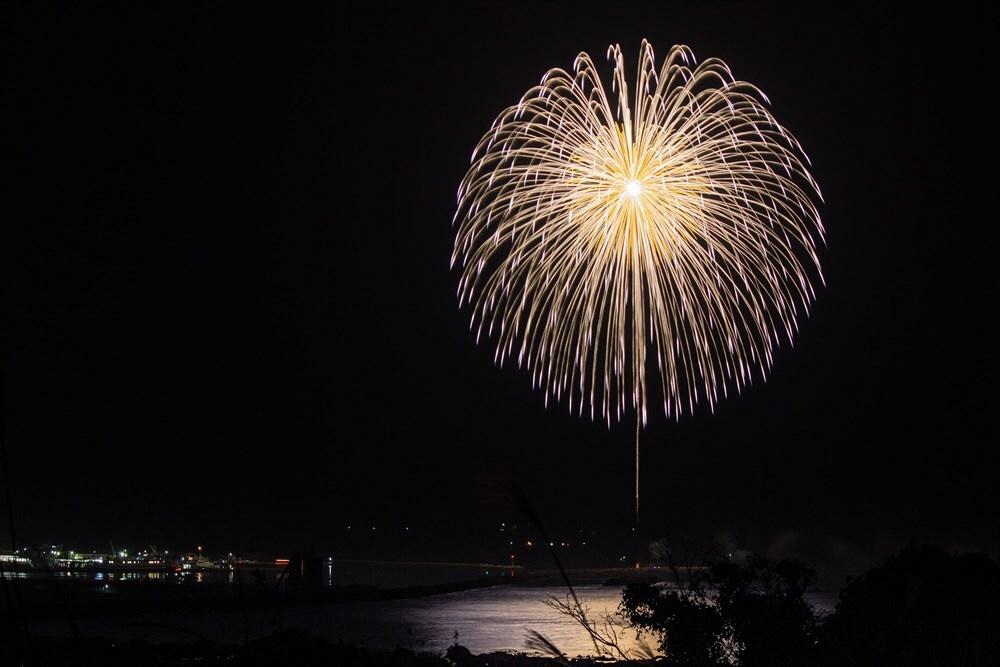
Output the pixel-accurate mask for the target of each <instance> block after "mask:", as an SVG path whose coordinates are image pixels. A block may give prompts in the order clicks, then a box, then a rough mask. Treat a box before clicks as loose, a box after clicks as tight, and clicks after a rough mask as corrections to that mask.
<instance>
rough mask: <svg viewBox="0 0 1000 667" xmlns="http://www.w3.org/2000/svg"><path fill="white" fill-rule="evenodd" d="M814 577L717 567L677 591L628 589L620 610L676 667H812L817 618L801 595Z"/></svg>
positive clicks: (760, 562) (792, 566)
mask: <svg viewBox="0 0 1000 667" xmlns="http://www.w3.org/2000/svg"><path fill="white" fill-rule="evenodd" d="M813 578H814V573H813V571H812V570H810V569H808V568H806V567H805V566H803V565H802V564H800V563H797V562H795V561H781V562H778V563H775V562H772V561H769V560H767V559H765V558H760V557H752V558H750V559H748V561H747V562H746V564H738V563H733V562H726V561H723V562H715V563H710V564H709V565H708V567H707V569H706V570H705V571H702V572H695V573H693V574H692V575H691V577H690V578H689V579H687V580H686V581H685V582H684V583H683V584H682V585H678V586H675V587H664V586H661V585H657V584H650V583H635V584H630V585H629V586H627V587H626V588H625V591H624V595H623V597H622V612H623V614H624V615H625V617H626V618H628V619H629V621H630V622H631V623H633V624H634V625H636V626H637V627H640V628H643V629H645V630H649V631H651V632H654V633H656V634H657V635H658V636H659V639H660V648H661V650H663V652H664V653H665V654H666V655H667V656H668V657H669V659H670V660H671V661H672V662H674V663H676V664H680V665H714V664H718V663H720V662H727V661H730V660H737V661H738V662H739V664H741V665H748V666H751V667H754V666H757V665H768V666H780V665H803V664H811V663H812V662H814V661H815V645H816V633H817V628H818V619H817V617H816V615H815V612H814V611H813V610H812V608H811V607H810V606H809V603H808V602H806V600H805V598H804V597H803V596H804V594H805V591H806V589H807V588H808V586H809V585H810V584H811V583H812V581H813Z"/></svg>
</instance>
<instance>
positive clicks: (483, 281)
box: [451, 41, 823, 427]
mask: <svg viewBox="0 0 1000 667" xmlns="http://www.w3.org/2000/svg"><path fill="white" fill-rule="evenodd" d="M608 56H609V59H610V60H611V61H612V63H613V64H614V70H613V73H612V79H611V82H612V85H611V90H610V92H609V91H608V90H606V89H605V87H604V84H603V82H602V80H601V77H600V75H599V73H598V69H597V67H596V66H595V65H594V63H593V61H592V60H591V58H590V56H589V55H587V54H586V53H581V54H580V55H579V56H577V58H576V61H575V62H574V66H573V71H572V72H567V71H565V70H562V69H553V70H550V71H549V72H548V73H546V74H545V76H544V77H543V78H542V81H541V83H540V84H539V85H537V86H535V87H533V88H531V89H530V90H529V91H528V92H527V93H525V95H524V96H523V97H522V98H521V100H520V101H519V102H518V103H517V104H516V105H515V106H512V107H510V108H508V109H506V110H505V111H503V113H501V114H500V115H499V116H498V117H497V119H496V121H494V123H493V126H492V127H491V128H490V130H489V132H487V133H486V134H485V135H484V136H483V138H482V139H481V140H480V142H479V144H478V145H477V146H476V149H475V151H474V152H473V156H472V162H471V166H470V167H469V170H468V173H466V175H465V178H464V179H463V180H462V183H461V185H460V187H459V190H458V209H457V211H456V213H455V224H456V226H457V233H456V237H455V246H454V251H453V253H452V258H451V261H452V265H453V266H454V265H455V264H456V263H458V264H460V267H461V279H460V281H459V285H458V299H459V302H460V304H461V305H463V306H467V307H469V308H470V309H471V311H472V318H471V327H472V329H473V330H474V331H475V334H476V338H477V341H478V340H479V339H480V338H481V337H482V335H483V334H486V335H487V336H488V337H490V338H492V339H493V340H494V341H495V342H496V359H497V361H498V362H499V363H500V364H501V365H502V364H503V363H504V362H505V361H506V360H508V359H514V360H516V361H517V363H518V365H520V366H522V367H525V368H527V369H529V370H530V372H531V375H532V378H533V380H534V384H535V385H536V386H537V387H541V388H542V389H544V391H545V393H546V402H547V401H548V398H549V397H553V398H555V399H556V400H560V401H561V400H565V401H566V402H567V403H568V405H569V408H570V410H571V411H577V412H579V413H581V414H582V413H584V412H589V414H590V416H591V418H595V417H596V416H598V415H600V417H601V418H602V419H605V420H606V421H607V422H608V424H609V425H610V423H611V422H612V421H617V420H620V419H621V418H622V417H623V415H624V414H626V413H627V412H628V411H629V410H631V409H633V408H634V409H635V410H636V413H637V427H638V424H643V423H645V422H646V419H647V402H648V400H649V395H650V390H651V386H650V377H653V378H655V380H657V381H658V385H659V386H658V388H657V395H658V398H662V402H663V409H664V411H665V413H666V414H667V415H668V416H669V417H674V418H677V417H679V416H680V415H681V414H682V413H684V412H692V411H693V410H694V407H695V405H696V404H698V403H699V402H702V401H707V403H708V405H709V407H710V408H712V409H714V406H715V403H716V402H718V401H719V400H720V398H721V397H724V396H726V395H727V394H728V393H729V391H731V390H733V389H735V390H736V391H740V390H741V389H742V388H743V387H744V386H745V385H746V384H747V383H749V382H751V380H752V379H753V377H754V375H755V374H759V375H760V376H761V377H766V374H767V371H768V369H769V368H770V366H771V363H772V359H773V354H774V351H775V349H776V348H777V346H778V345H779V344H780V343H781V341H782V340H787V341H788V342H789V343H791V341H792V338H793V335H794V333H795V331H796V329H797V324H796V320H797V318H798V317H799V315H800V314H801V313H802V312H808V309H809V306H810V304H811V302H812V301H813V300H814V298H815V293H814V290H813V282H814V280H815V279H816V278H818V279H819V280H822V273H821V271H820V265H819V260H818V258H817V255H816V248H817V243H818V242H819V241H822V239H823V226H822V223H821V221H820V217H819V212H818V211H817V209H816V206H815V204H814V203H813V195H815V196H816V197H818V198H821V195H820V192H819V187H818V186H817V184H816V182H815V181H814V180H813V178H812V176H811V175H810V174H809V171H808V168H807V165H808V158H807V157H806V156H805V153H804V152H803V150H802V148H801V146H800V145H799V143H798V141H796V139H795V138H794V137H793V136H792V135H791V134H790V133H789V132H788V131H787V130H785V129H784V128H783V127H782V126H781V125H780V124H779V123H778V122H777V120H775V118H774V117H773V116H772V115H771V113H770V112H769V111H768V109H767V107H766V106H765V104H769V102H768V100H767V97H766V96H765V95H764V94H763V93H762V92H761V91H760V90H759V89H758V88H756V87H755V86H753V85H752V84H749V83H746V82H743V81H737V80H735V79H734V78H733V76H732V74H731V72H730V70H729V68H728V67H727V66H726V64H725V63H724V62H722V61H721V60H718V59H716V58H710V59H708V60H706V61H704V62H702V63H700V64H698V63H697V62H696V60H695V58H694V54H693V53H692V52H691V50H690V49H689V48H688V47H686V46H675V47H673V48H672V49H671V50H670V52H669V53H668V54H667V57H666V60H665V62H664V63H663V65H662V66H661V67H660V68H657V66H656V61H655V59H654V56H653V49H652V47H651V46H650V44H649V43H648V42H646V41H643V43H642V46H641V49H640V54H639V67H638V77H637V80H636V86H635V91H634V94H633V95H630V93H629V86H628V83H627V81H626V74H625V65H624V59H623V58H622V52H621V49H620V47H619V46H617V45H615V46H612V47H610V48H609V49H608Z"/></svg>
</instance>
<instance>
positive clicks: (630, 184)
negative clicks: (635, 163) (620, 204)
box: [625, 178, 642, 199]
mask: <svg viewBox="0 0 1000 667" xmlns="http://www.w3.org/2000/svg"><path fill="white" fill-rule="evenodd" d="M625 192H626V193H627V194H628V196H629V197H632V198H633V199H638V198H639V195H640V194H642V184H641V183H639V181H637V180H635V179H634V178H630V179H628V180H627V181H625Z"/></svg>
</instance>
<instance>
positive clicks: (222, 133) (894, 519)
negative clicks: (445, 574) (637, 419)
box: [2, 2, 1000, 560]
mask: <svg viewBox="0 0 1000 667" xmlns="http://www.w3.org/2000/svg"><path fill="white" fill-rule="evenodd" d="M362 4H364V5H365V6H366V9H365V10H364V12H365V13H364V14H348V13H344V12H343V11H341V10H334V9H333V7H334V3H328V7H329V9H328V10H327V12H326V13H323V12H308V13H298V12H291V11H289V12H287V13H286V12H282V11H279V8H277V7H275V8H272V9H271V10H266V9H265V10H258V9H247V8H242V7H238V6H237V5H235V4H234V5H232V6H230V7H228V8H227V7H218V6H214V5H212V6H205V7H201V8H191V7H188V8H184V9H181V8H175V7H172V6H167V5H164V6H162V7H160V8H159V9H158V10H155V11H154V12H151V11H150V10H149V9H148V8H147V7H143V8H142V9H141V10H135V11H133V12H131V13H128V12H126V13H119V12H111V11H107V10H103V9H94V8H93V7H87V6H80V7H75V8H73V9H40V8H37V7H36V8H29V9H21V10H18V11H17V12H16V16H14V17H13V19H12V20H10V21H9V22H7V23H8V25H7V30H8V32H10V33H13V34H12V35H11V36H10V37H9V38H5V39H4V40H3V41H2V49H3V51H4V54H3V73H2V81H3V87H4V104H3V106H4V116H5V119H6V122H5V130H6V131H5V135H6V137H5V142H4V144H5V148H4V161H5V162H6V163H7V164H8V165H10V166H11V167H12V168H13V178H12V179H11V177H10V176H9V177H8V180H7V186H6V187H5V188H4V189H5V191H6V194H7V198H8V206H7V207H5V210H6V211H7V212H6V214H5V215H4V216H3V218H4V229H5V232H6V234H5V238H6V241H5V242H4V244H3V246H4V250H5V256H6V259H5V260H4V267H3V268H4V273H5V277H4V288H5V293H6V297H5V303H6V307H5V308H4V320H5V327H4V356H3V359H4V361H3V392H4V394H3V401H4V418H5V424H4V437H5V439H6V448H7V452H8V457H9V459H10V469H9V473H10V475H9V477H10V482H11V485H12V496H13V509H14V519H15V526H16V530H17V539H18V541H19V542H20V543H22V544H39V543H45V544H49V543H63V544H66V545H72V546H76V547H77V548H89V547H91V546H93V547H97V548H103V547H106V546H107V545H108V543H109V541H111V540H114V541H115V543H117V544H129V545H135V546H144V545H146V544H150V543H152V544H159V545H162V546H167V547H172V548H192V546H193V545H194V544H204V545H205V547H206V549H214V550H218V551H224V550H272V551H274V550H292V549H303V548H314V549H320V550H330V551H333V552H335V553H341V554H351V555H359V556H378V557H382V558H408V557H414V558H416V557H421V558H424V557H426V558H430V557H433V558H448V559H462V558H475V559H483V560H487V559H494V558H502V557H503V556H502V554H503V553H504V552H503V547H502V545H501V546H499V547H498V544H500V542H499V541H498V535H497V533H498V526H499V524H500V522H507V523H518V522H519V521H521V519H520V518H519V517H518V515H517V514H516V513H515V512H514V511H513V510H512V509H511V508H510V507H509V506H508V505H507V504H506V503H505V501H504V500H503V494H502V493H500V492H498V489H503V488H507V487H509V486H511V485H515V486H517V487H520V488H521V489H522V490H523V492H524V493H525V494H526V495H527V496H528V497H529V498H530V499H531V500H532V502H533V503H534V504H535V505H536V506H537V507H538V509H539V511H540V512H541V513H542V514H543V516H544V517H546V519H547V521H548V522H549V523H550V527H551V529H552V530H553V532H554V533H557V534H558V535H566V536H569V537H570V538H572V537H573V536H580V535H591V536H593V537H594V538H595V539H597V538H599V537H600V536H604V537H606V538H607V540H608V541H609V542H613V541H614V539H613V538H614V536H615V535H617V534H618V532H620V531H624V530H625V529H626V528H627V527H628V526H629V525H630V521H631V510H632V495H631V494H632V484H633V479H632V466H633V459H632V445H633V437H634V430H633V429H634V426H633V425H632V423H630V422H626V423H623V424H621V425H620V426H619V427H617V428H613V429H612V430H611V431H609V430H608V429H607V427H606V426H605V425H604V424H602V423H596V424H595V423H592V422H590V421H588V420H586V419H580V418H577V417H575V416H573V415H570V414H569V413H568V411H567V410H566V407H565V406H564V405H557V406H550V407H549V408H548V409H547V410H546V409H545V408H544V406H543V396H542V394H541V393H540V392H538V391H534V390H532V389H531V382H530V378H529V377H528V375H527V374H526V373H524V372H519V371H516V370H514V369H512V368H510V367H505V368H503V369H499V368H496V367H495V366H494V365H493V361H492V359H493V350H492V348H491V347H489V346H480V347H476V345H475V343H474V338H473V336H472V335H470V333H469V332H468V330H467V322H468V314H467V313H463V312H461V311H459V309H458V307H457V302H456V298H455V288H456V285H457V280H458V278H457V274H456V273H453V272H450V271H449V268H448V262H449V255H450V252H451V242H452V233H453V230H452V226H451V219H452V215H453V213H454V206H455V192H456V189H457V185H458V182H459V180H460V179H461V177H462V175H463V174H464V172H465V169H466V168H467V166H468V162H469V157H470V154H471V151H472V148H473V146H474V145H475V143H476V141H477V140H478V139H479V137H480V136H481V135H482V134H483V133H484V132H485V131H486V130H487V129H488V128H489V125H490V123H491V122H492V120H493V119H494V117H495V116H496V115H497V114H498V113H499V112H500V111H501V110H502V109H503V108H504V107H506V106H508V105H510V104H512V103H514V102H516V101H517V99H518V98H519V97H520V95H521V94H522V93H523V92H524V91H525V90H527V89H528V88H529V87H530V86H532V85H533V84H535V83H537V82H538V80H539V78H540V77H541V75H542V74H543V73H544V72H545V71H546V70H547V69H548V68H550V67H556V66H560V67H565V68H569V67H570V66H571V65H572V60H573V58H574V56H575V55H576V54H577V53H578V52H579V51H581V50H586V51H588V52H590V53H591V54H592V55H593V56H594V57H595V60H596V61H598V62H599V63H602V64H603V63H605V62H606V61H605V60H604V53H605V50H606V48H607V45H608V44H610V43H613V42H618V43H620V44H621V45H622V47H623V50H624V52H625V54H626V57H627V58H628V61H627V62H628V64H629V67H630V69H631V68H633V67H634V63H635V58H636V55H637V53H638V48H639V43H640V41H641V39H642V38H643V37H645V38H648V39H649V40H650V41H651V42H652V44H653V46H654V48H655V49H656V52H657V54H658V55H662V54H664V53H665V52H666V51H667V49H668V48H669V47H670V45H671V44H674V43H685V44H688V45H689V46H691V47H692V49H693V50H694V52H695V54H696V55H697V56H698V57H699V59H705V58H708V57H710V56H717V57H721V58H722V59H724V60H725V61H726V62H727V63H728V64H729V66H730V67H731V68H732V70H733V72H734V74H735V75H736V77H737V78H739V79H744V80H747V81H751V82H753V83H755V84H757V85H758V86H760V87H761V88H762V89H763V90H764V91H765V92H766V93H767V95H768V97H769V98H770V100H771V102H772V105H773V106H772V109H773V111H774V113H775V115H776V116H777V118H778V119H779V120H780V121H781V122H782V123H783V124H784V125H785V126H786V127H787V128H789V129H790V130H791V131H792V132H793V133H795V135H796V136H797V137H798V139H799V140H800V141H801V142H802V144H803V146H804V147H805V149H806V151H807V152H808V154H809V156H810V158H811V159H812V162H813V175H814V176H815V178H816V179H817V181H818V182H819V184H820V186H821V187H822V189H823V194H824V196H825V199H826V203H825V205H823V206H822V208H821V213H822V216H823V221H824V224H825V225H826V227H827V231H828V245H827V247H826V248H824V249H823V251H822V254H821V261H822V263H823V267H824V273H825V276H826V279H827V287H826V288H825V289H822V290H821V291H820V293H819V295H818V300H817V302H816V304H815V307H814V309H813V314H812V316H811V317H809V318H808V319H806V320H804V321H802V322H801V329H800V331H799V334H798V336H797V338H796V343H795V347H794V348H789V347H788V346H787V345H786V346H783V347H782V348H781V349H780V350H779V351H778V353H777V355H776V358H775V363H774V368H773V372H772V374H771V376H770V377H769V378H768V381H767V382H766V383H760V382H755V383H754V385H753V386H752V387H750V388H749V390H747V391H745V392H744V394H743V395H742V396H739V397H737V398H730V399H729V400H727V401H725V402H724V403H722V405H721V406H720V407H719V408H718V409H717V411H716V413H715V414H714V415H713V414H711V413H710V412H709V411H708V410H707V408H702V409H699V410H698V411H697V413H696V415H695V416H694V417H685V418H682V420H681V421H680V422H679V423H675V422H668V421H666V420H665V419H664V418H663V417H662V415H660V414H657V413H655V412H653V413H652V414H653V420H652V423H651V424H650V425H649V427H648V428H647V430H646V431H645V432H644V434H643V441H644V447H643V527H644V530H645V531H648V534H649V537H657V536H660V535H670V536H671V537H672V538H674V539H686V538H687V537H692V538H699V539H700V538H702V537H704V536H708V535H716V534H720V533H722V532H726V533H727V534H730V535H733V536H734V537H735V539H737V540H740V541H742V542H745V543H747V544H749V545H750V546H751V547H752V548H755V549H760V550H770V551H771V552H772V553H773V552H790V553H808V554H814V553H819V552H825V553H826V554H827V555H828V556H829V555H830V554H834V555H833V556H830V557H831V558H840V557H842V558H844V559H849V558H855V557H858V554H865V555H872V554H876V555H877V554H880V553H882V552H884V551H886V550H888V549H891V548H894V547H895V545H898V544H900V543H903V542H905V541H906V540H909V539H917V540H932V541H935V542H937V543H940V544H943V545H946V546H953V547H956V548H958V547H963V548H977V549H993V550H996V549H997V548H998V543H1000V519H998V515H1000V492H998V490H997V486H996V484H995V482H996V479H997V476H998V475H997V473H998V463H1000V456H998V453H997V452H998V449H997V444H996V437H995V435H994V433H995V431H996V400H995V398H996V391H995V378H996V372H997V364H996V357H997V354H996V347H995V341H996V337H997V328H996V325H995V324H993V322H992V319H993V315H994V311H995V309H996V303H997V299H996V287H995V277H994V273H995V270H996V265H997V263H996V259H995V258H996V251H995V248H996V246H995V245H994V240H995V236H996V234H995V229H996V225H997V217H996V210H997V209H996V205H995V202H996V192H997V181H996V176H997V167H996V155H997V148H998V146H997V123H996V118H995V117H996V114H997V107H996V105H995V104H994V103H993V102H992V96H993V95H994V94H995V92H996V69H995V67H994V62H993V60H994V56H993V53H992V46H993V44H994V42H995V37H996V34H997V29H998V26H997V21H996V17H995V16H994V15H993V14H991V13H988V12H987V11H986V10H967V11H964V12H963V13H961V14H958V13H957V11H958V10H957V9H956V10H955V12H956V13H955V14H931V13H928V14H917V13H914V12H912V11H907V12H906V13H897V12H894V11H890V10H872V9H866V10H860V9H859V10H846V9H845V10H838V11H837V13H833V14H823V13H820V12H817V10H815V9H814V8H813V7H812V5H813V3H803V7H802V8H801V10H799V11H797V12H793V13H787V12H786V11H778V10H768V9H766V8H762V7H761V6H760V5H759V4H758V3H750V2H747V3H717V4H716V3H697V4H696V3H691V4H690V5H688V4H680V5H673V4H667V3H650V4H646V5H643V4H638V5H630V6H629V7H627V8H626V7H625V6H624V5H622V6H620V7H619V5H617V4H616V3H608V4H607V6H606V7H605V8H604V10H603V11H600V12H586V11H583V10H581V9H579V8H578V7H576V5H573V4H571V5H567V6H566V7H565V8H562V9H560V8H557V7H554V6H549V5H544V6H542V4H541V3H529V4H526V5H524V6H523V7H522V8H520V9H514V8H511V7H509V6H508V5H507V3H495V4H492V5H487V6H483V7H476V8H466V9H456V10H453V11H450V12H448V13H446V14H425V13H423V12H422V10H419V9H402V8H400V7H396V6H392V7H389V6H385V7H382V8H379V7H378V6H377V3H362ZM606 71H607V72H610V66H609V67H608V68H607V70H606ZM521 522H522V523H523V521H521ZM347 525H351V526H352V529H351V531H353V532H351V531H347V529H346V526H347ZM372 525H375V526H376V531H371V526H372ZM406 527H409V528H410V531H408V532H407V531H405V528H406ZM366 531H367V532H366ZM581 531H583V532H582V533H581ZM616 531H618V532H616ZM4 532H6V528H5V530H4ZM373 532H374V533H375V535H372V533H373ZM527 534H528V533H525V535H527ZM598 541H599V540H598ZM4 546H5V547H6V546H7V545H6V544H4ZM837 554H839V556H838V555H837ZM599 556H600V557H603V556H604V554H603V552H602V554H599ZM595 557H596V556H595Z"/></svg>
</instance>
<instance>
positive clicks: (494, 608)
mask: <svg viewBox="0 0 1000 667" xmlns="http://www.w3.org/2000/svg"><path fill="white" fill-rule="evenodd" d="M577 594H578V595H579V597H580V599H581V601H582V602H583V603H584V604H585V605H586V606H587V607H588V608H589V612H588V613H589V616H590V617H591V618H592V619H597V618H598V616H599V615H600V614H604V613H613V612H614V611H615V610H616V609H617V608H618V604H619V602H620V601H621V588H620V587H617V586H599V585H592V586H580V587H578V588H577ZM565 595H566V589H565V588H561V587H530V586H496V587H492V588H481V589H477V590H469V591H463V592H459V593H451V594H447V595H436V596H433V597H425V598H418V599H413V600H391V601H377V602H353V603H340V604H322V605H297V606H289V607H285V608H283V609H281V610H280V611H278V610H275V609H266V610H260V609H257V610H250V611H249V613H248V614H247V615H244V614H243V613H242V612H239V611H211V612H208V611H192V612H188V613H184V614H183V615H181V614H178V613H176V612H173V613H146V614H141V615H130V616H129V617H128V618H126V619H122V618H103V619H101V618H87V619H78V627H79V628H80V631H81V632H84V633H85V634H93V635H98V636H106V637H113V638H119V639H128V638H135V637H144V638H146V639H149V640H151V641H177V640H187V639H189V638H190V637H189V636H185V635H186V633H187V632H188V631H194V632H197V633H199V634H201V635H203V636H205V637H207V638H208V639H212V640H215V641H221V642H227V643H239V642H241V641H242V640H243V637H244V633H245V632H248V633H249V635H250V636H251V637H254V636H262V635H266V634H269V633H271V632H273V631H274V630H275V629H277V628H278V627H299V628H302V629H304V630H306V631H308V632H310V633H312V634H316V635H319V636H322V637H325V638H327V639H329V640H331V641H344V642H348V643H353V644H358V645H363V646H368V647H371V648H379V649H393V648H395V647H397V646H402V647H406V648H410V649H413V650H416V651H429V652H432V653H442V652H444V651H445V650H446V649H447V647H448V646H450V645H451V644H453V643H455V641H456V640H457V641H458V643H459V644H462V645H463V646H465V647H466V648H468V649H469V650H471V651H472V652H473V653H488V652H491V651H525V650H526V648H525V639H526V638H527V636H528V631H529V630H535V631H538V632H541V633H542V634H543V635H545V636H546V637H548V638H549V639H550V640H551V641H552V642H553V643H554V644H555V645H556V646H558V647H559V648H560V650H562V651H563V652H564V653H566V654H567V655H570V656H576V655H588V654H593V653H594V650H593V645H592V643H591V641H590V639H589V637H588V635H587V634H586V632H585V631H584V630H583V629H582V628H581V627H580V626H579V625H577V624H576V623H575V622H574V621H573V620H572V619H569V618H567V617H565V616H563V615H561V614H559V613H558V612H557V611H555V610H553V609H551V608H550V607H548V606H547V605H546V604H545V600H546V599H548V598H549V597H550V596H557V597H559V598H561V599H565ZM811 601H812V603H813V604H814V605H815V606H816V607H818V608H819V609H821V610H824V609H826V610H828V609H829V608H830V607H831V606H832V603H833V597H832V595H826V596H821V595H814V596H812V600H811ZM49 630H50V631H52V632H55V633H57V634H59V633H62V632H64V630H63V629H61V628H59V627H54V626H53V627H51V628H49ZM622 643H623V645H624V646H626V647H633V646H634V645H635V643H636V641H635V634H634V632H626V633H625V635H624V641H623V642H622ZM649 643H650V644H651V645H653V646H655V642H649Z"/></svg>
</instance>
